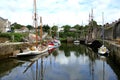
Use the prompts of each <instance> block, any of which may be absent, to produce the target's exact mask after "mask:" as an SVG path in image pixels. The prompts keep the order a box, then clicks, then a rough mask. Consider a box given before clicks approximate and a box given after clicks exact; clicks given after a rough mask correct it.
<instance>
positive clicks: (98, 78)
mask: <svg viewBox="0 0 120 80" xmlns="http://www.w3.org/2000/svg"><path fill="white" fill-rule="evenodd" d="M112 61H113V60H112V59H111V58H110V56H108V57H105V56H100V55H98V54H96V53H95V52H94V51H93V50H92V49H91V48H89V47H86V46H85V45H81V44H80V45H73V44H62V45H61V46H60V47H59V48H56V49H54V50H52V51H50V53H49V54H46V55H43V56H36V57H29V58H27V59H26V58H21V59H20V58H18V59H10V60H5V61H3V62H0V75H1V76H0V78H1V80H9V79H10V80H119V79H120V78H119V76H120V70H119V68H116V66H115V65H114V62H112ZM15 63H16V64H15ZM1 65H2V67H1ZM6 65H7V66H8V65H12V66H11V68H8V67H7V66H6ZM117 67H118V66H117ZM2 68H3V69H2ZM7 68H8V69H7ZM8 72H9V73H8ZM18 74H19V75H18ZM86 76H87V77H86Z"/></svg>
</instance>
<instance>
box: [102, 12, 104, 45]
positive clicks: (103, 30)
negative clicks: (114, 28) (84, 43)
mask: <svg viewBox="0 0 120 80" xmlns="http://www.w3.org/2000/svg"><path fill="white" fill-rule="evenodd" d="M102 31H103V33H102V34H103V45H104V13H103V12H102Z"/></svg>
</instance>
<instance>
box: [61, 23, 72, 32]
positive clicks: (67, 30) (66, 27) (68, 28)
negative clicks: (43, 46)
mask: <svg viewBox="0 0 120 80" xmlns="http://www.w3.org/2000/svg"><path fill="white" fill-rule="evenodd" d="M62 27H63V28H64V32H69V30H70V28H71V26H69V25H65V26H62Z"/></svg>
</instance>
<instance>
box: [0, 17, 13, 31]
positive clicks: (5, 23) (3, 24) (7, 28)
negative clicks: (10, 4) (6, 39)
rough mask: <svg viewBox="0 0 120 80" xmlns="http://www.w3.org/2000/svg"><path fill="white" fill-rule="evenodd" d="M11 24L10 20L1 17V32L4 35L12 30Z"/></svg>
mask: <svg viewBox="0 0 120 80" xmlns="http://www.w3.org/2000/svg"><path fill="white" fill-rule="evenodd" d="M10 25H11V22H10V21H8V19H4V18H2V17H0V32H2V33H4V32H7V31H10V30H11V27H10Z"/></svg>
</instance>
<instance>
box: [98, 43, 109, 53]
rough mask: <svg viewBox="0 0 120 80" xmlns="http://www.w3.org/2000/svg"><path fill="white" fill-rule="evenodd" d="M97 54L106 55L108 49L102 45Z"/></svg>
mask: <svg viewBox="0 0 120 80" xmlns="http://www.w3.org/2000/svg"><path fill="white" fill-rule="evenodd" d="M98 53H99V54H106V53H108V49H107V48H106V47H105V46H104V45H102V46H101V47H100V48H99V49H98Z"/></svg>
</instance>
